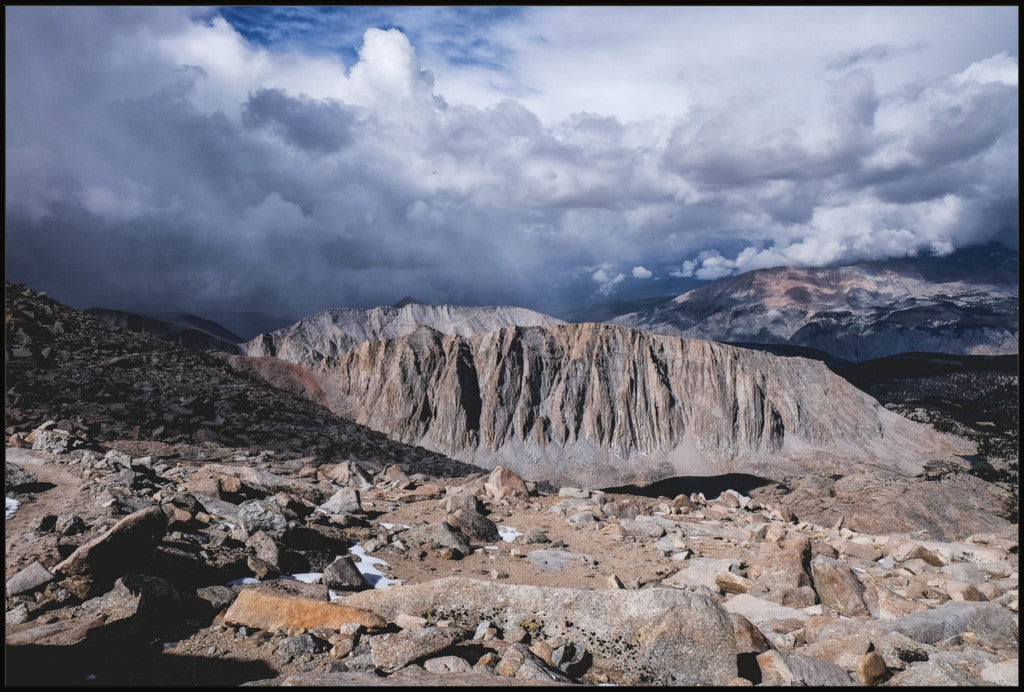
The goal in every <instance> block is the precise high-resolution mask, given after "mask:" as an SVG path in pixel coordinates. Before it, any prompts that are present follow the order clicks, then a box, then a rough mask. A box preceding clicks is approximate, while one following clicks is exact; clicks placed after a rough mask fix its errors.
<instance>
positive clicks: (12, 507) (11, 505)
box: [4, 497, 21, 519]
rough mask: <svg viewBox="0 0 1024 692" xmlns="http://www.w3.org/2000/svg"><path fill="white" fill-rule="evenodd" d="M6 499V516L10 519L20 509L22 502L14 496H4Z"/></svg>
mask: <svg viewBox="0 0 1024 692" xmlns="http://www.w3.org/2000/svg"><path fill="white" fill-rule="evenodd" d="M4 500H6V502H5V503H4V518H5V519H10V518H11V517H13V516H14V513H15V512H17V511H18V507H21V503H20V502H18V501H17V500H15V499H14V498H13V497H4Z"/></svg>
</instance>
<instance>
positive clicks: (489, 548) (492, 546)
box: [484, 545, 498, 550]
mask: <svg viewBox="0 0 1024 692" xmlns="http://www.w3.org/2000/svg"><path fill="white" fill-rule="evenodd" d="M497 549H498V546H496V545H485V546H484V550H497Z"/></svg>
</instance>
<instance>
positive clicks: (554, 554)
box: [526, 550, 596, 572]
mask: <svg viewBox="0 0 1024 692" xmlns="http://www.w3.org/2000/svg"><path fill="white" fill-rule="evenodd" d="M526 560H527V562H530V563H532V564H534V565H536V566H537V567H540V568H541V569H542V570H544V571H545V572H558V571H561V570H563V569H565V568H566V567H568V566H569V565H572V564H585V565H588V566H591V567H592V566H594V565H595V564H596V563H595V561H594V558H593V557H592V556H590V555H586V554H584V553H573V552H570V551H568V550H531V551H530V552H529V553H527V554H526Z"/></svg>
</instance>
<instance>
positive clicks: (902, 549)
mask: <svg viewBox="0 0 1024 692" xmlns="http://www.w3.org/2000/svg"><path fill="white" fill-rule="evenodd" d="M889 557H891V558H892V559H894V560H896V561H897V562H908V561H910V560H924V561H925V562H927V563H928V564H929V565H932V566H933V567H942V566H943V565H944V564H946V562H945V561H944V560H943V559H942V558H941V557H939V556H938V555H937V554H936V553H934V552H932V551H931V550H928V549H927V548H925V547H924V546H923V545H921V544H920V543H917V542H915V541H903V542H902V543H900V544H899V545H897V546H896V547H895V548H894V549H893V550H892V551H890V552H889Z"/></svg>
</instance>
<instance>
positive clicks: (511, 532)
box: [498, 526, 523, 543]
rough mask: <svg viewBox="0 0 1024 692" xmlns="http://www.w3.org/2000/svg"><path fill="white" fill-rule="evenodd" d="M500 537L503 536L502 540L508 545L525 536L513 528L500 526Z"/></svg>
mask: <svg viewBox="0 0 1024 692" xmlns="http://www.w3.org/2000/svg"><path fill="white" fill-rule="evenodd" d="M498 535H499V536H501V540H503V541H505V542H506V543H511V542H512V541H514V540H515V539H517V538H519V537H520V536H522V535H523V532H522V531H520V530H519V529H517V528H515V527H513V526H499V527H498Z"/></svg>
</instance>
